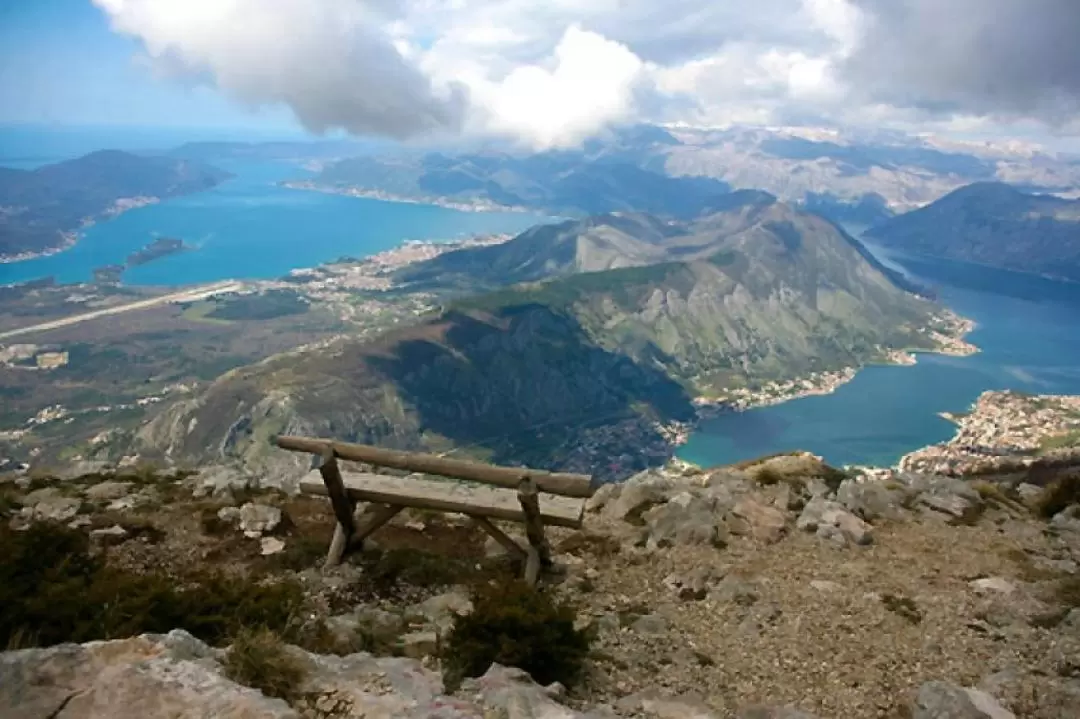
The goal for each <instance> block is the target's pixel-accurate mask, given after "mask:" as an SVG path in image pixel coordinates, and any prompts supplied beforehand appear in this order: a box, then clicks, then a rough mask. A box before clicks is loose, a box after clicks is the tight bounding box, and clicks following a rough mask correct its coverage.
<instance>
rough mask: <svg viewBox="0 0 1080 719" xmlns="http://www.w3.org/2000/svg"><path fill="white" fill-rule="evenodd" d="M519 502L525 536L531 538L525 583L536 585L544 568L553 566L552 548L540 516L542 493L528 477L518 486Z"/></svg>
mask: <svg viewBox="0 0 1080 719" xmlns="http://www.w3.org/2000/svg"><path fill="white" fill-rule="evenodd" d="M518 501H519V502H521V510H522V512H523V513H524V514H525V536H526V537H528V538H529V549H528V552H529V556H528V560H527V561H526V563H525V581H526V582H527V583H528V584H536V580H537V578H538V577H539V576H540V569H541V568H542V567H550V566H551V546H550V545H549V544H548V541H547V537H545V536H544V520H543V518H542V517H541V516H540V491H539V489H537V487H536V482H535V481H533V479H532V478H531V477H528V476H526V477H525V478H524V479H522V480H521V484H519V485H518Z"/></svg>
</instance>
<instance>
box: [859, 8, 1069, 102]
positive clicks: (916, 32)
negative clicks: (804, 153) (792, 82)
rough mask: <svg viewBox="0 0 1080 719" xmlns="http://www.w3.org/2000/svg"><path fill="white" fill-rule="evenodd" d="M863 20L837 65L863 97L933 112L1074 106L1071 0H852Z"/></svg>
mask: <svg viewBox="0 0 1080 719" xmlns="http://www.w3.org/2000/svg"><path fill="white" fill-rule="evenodd" d="M852 2H853V4H855V5H856V6H858V7H859V8H861V9H862V10H863V11H864V12H865V15H866V20H867V21H868V25H867V27H866V31H865V33H864V34H863V36H862V38H861V41H860V43H859V45H858V47H857V48H856V50H855V52H854V54H853V55H852V56H851V57H850V58H849V59H848V60H847V61H846V62H845V63H844V64H843V66H842V67H841V73H842V75H843V76H844V78H845V79H846V80H848V81H849V82H850V83H851V84H852V85H853V87H854V88H856V90H857V91H858V92H859V93H860V94H863V95H865V97H866V99H870V100H873V101H878V102H884V103H888V104H891V105H895V106H898V107H914V108H919V109H923V110H927V111H930V112H935V113H942V114H948V113H957V112H959V113H972V114H977V115H993V116H1000V117H1021V116H1031V117H1038V118H1041V119H1043V120H1047V121H1049V122H1052V123H1062V122H1065V121H1067V120H1071V119H1073V118H1074V117H1075V115H1076V114H1077V112H1078V111H1080V0H852Z"/></svg>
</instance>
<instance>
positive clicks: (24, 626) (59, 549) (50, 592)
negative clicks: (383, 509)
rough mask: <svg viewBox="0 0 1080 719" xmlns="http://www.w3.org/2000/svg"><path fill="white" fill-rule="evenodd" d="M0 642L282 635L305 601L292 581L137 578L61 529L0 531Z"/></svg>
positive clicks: (216, 640)
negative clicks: (259, 629)
mask: <svg viewBox="0 0 1080 719" xmlns="http://www.w3.org/2000/svg"><path fill="white" fill-rule="evenodd" d="M0 547H3V548H4V551H3V553H2V554H0V607H3V611H2V612H0V645H3V646H6V645H8V644H9V643H11V642H12V641H13V640H14V639H15V638H20V639H19V641H21V642H23V643H24V644H25V643H26V642H28V641H30V640H29V639H27V638H28V637H29V638H32V641H33V642H34V643H36V644H39V645H41V646H49V645H53V644H59V643H62V642H86V641H91V640H95V639H116V638H120V637H127V636H133V635H136V634H142V633H146V632H151V633H164V632H168V631H169V630H172V629H176V628H183V629H186V630H188V631H189V632H191V633H192V634H194V635H195V636H197V637H199V638H201V639H203V640H205V641H208V642H210V643H213V644H220V643H222V642H225V641H227V640H228V638H230V637H231V636H233V635H235V634H236V633H237V632H238V631H240V630H241V629H242V628H244V627H250V626H266V627H268V628H271V629H274V630H275V631H288V630H289V629H290V628H291V626H292V620H293V618H294V617H295V616H297V615H298V613H299V611H300V609H301V606H302V604H303V591H302V589H301V587H300V586H299V585H298V584H296V583H294V582H278V583H275V584H265V585H264V584H260V583H258V582H256V581H254V580H252V579H247V578H244V577H234V576H225V575H223V574H221V573H218V572H210V571H207V572H198V573H191V574H187V575H183V576H178V577H174V576H169V575H167V574H165V573H164V572H155V573H150V574H139V573H135V572H130V571H126V570H122V569H118V568H115V567H111V566H109V565H108V564H106V562H105V560H104V558H103V557H102V556H101V555H94V554H92V553H91V552H90V543H89V539H88V537H87V536H86V535H85V534H83V533H82V532H79V531H77V530H72V529H69V528H67V527H64V526H63V525H58V524H50V523H43V522H39V523H35V524H33V525H31V526H30V527H29V528H28V529H27V530H26V531H22V532H16V531H13V530H11V529H10V528H8V527H6V526H3V527H0Z"/></svg>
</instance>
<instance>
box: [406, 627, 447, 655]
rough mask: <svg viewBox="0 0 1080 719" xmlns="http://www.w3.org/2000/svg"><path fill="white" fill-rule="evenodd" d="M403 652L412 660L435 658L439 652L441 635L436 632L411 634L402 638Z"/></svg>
mask: <svg viewBox="0 0 1080 719" xmlns="http://www.w3.org/2000/svg"><path fill="white" fill-rule="evenodd" d="M401 650H402V653H403V654H404V655H405V656H407V657H409V658H411V659H423V658H424V657H432V656H435V654H437V653H438V651H439V635H438V634H436V633H435V632H410V633H409V634H406V635H404V636H403V637H401Z"/></svg>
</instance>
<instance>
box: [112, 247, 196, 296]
mask: <svg viewBox="0 0 1080 719" xmlns="http://www.w3.org/2000/svg"><path fill="white" fill-rule="evenodd" d="M193 249H195V248H193V247H192V246H191V245H188V244H185V243H184V241H183V240H178V239H176V238H175V237H159V238H157V239H155V240H154V241H153V242H151V243H150V244H148V245H145V246H144V247H143V248H142V249H141V250H136V251H135V252H132V253H131V254H130V255H128V256H127V259H126V260H125V261H124V264H122V265H105V266H103V267H95V268H94V282H95V283H97V284H99V285H116V284H120V280H121V277H122V276H123V274H124V272H125V271H126V270H129V269H131V268H132V267H138V266H140V265H145V264H146V263H148V262H153V261H154V260H160V259H161V258H162V257H168V256H169V255H175V254H178V253H180V252H187V251H189V250H193Z"/></svg>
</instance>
